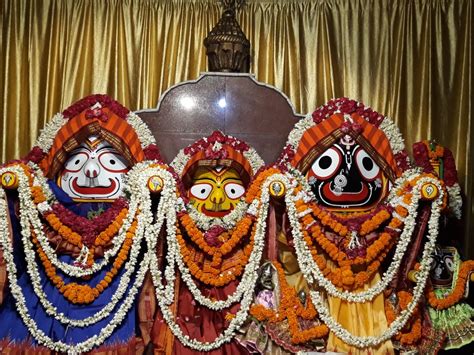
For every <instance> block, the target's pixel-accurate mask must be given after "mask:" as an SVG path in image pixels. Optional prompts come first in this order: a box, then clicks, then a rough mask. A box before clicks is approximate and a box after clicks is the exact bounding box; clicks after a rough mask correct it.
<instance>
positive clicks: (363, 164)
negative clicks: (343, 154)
mask: <svg viewBox="0 0 474 355" xmlns="http://www.w3.org/2000/svg"><path fill="white" fill-rule="evenodd" d="M356 163H357V168H358V169H359V171H360V173H361V175H362V176H363V177H364V178H365V179H366V180H369V181H370V180H374V179H375V178H376V177H377V176H378V175H379V172H380V167H379V166H378V165H377V164H375V162H374V160H373V159H372V158H371V157H370V155H369V154H367V152H366V151H365V150H363V149H359V150H358V151H357V153H356Z"/></svg>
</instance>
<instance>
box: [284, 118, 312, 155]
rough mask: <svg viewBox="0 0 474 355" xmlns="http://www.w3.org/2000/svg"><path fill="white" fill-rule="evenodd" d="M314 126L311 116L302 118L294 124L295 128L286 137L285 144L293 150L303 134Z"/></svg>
mask: <svg viewBox="0 0 474 355" xmlns="http://www.w3.org/2000/svg"><path fill="white" fill-rule="evenodd" d="M312 126H314V121H313V116H312V115H311V114H308V115H306V116H305V117H304V118H302V119H300V120H299V121H298V122H296V124H295V128H293V129H292V130H291V132H290V134H289V135H288V142H287V144H289V145H291V146H292V147H293V148H294V149H296V147H297V146H298V143H299V142H300V140H301V138H302V137H303V134H304V132H306V131H307V130H308V129H309V128H311V127H312Z"/></svg>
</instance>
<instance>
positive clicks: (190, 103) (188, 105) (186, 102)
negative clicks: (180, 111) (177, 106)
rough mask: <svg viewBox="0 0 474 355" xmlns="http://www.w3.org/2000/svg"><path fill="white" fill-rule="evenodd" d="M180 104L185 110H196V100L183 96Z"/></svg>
mask: <svg viewBox="0 0 474 355" xmlns="http://www.w3.org/2000/svg"><path fill="white" fill-rule="evenodd" d="M180 103H181V106H183V108H184V109H185V110H191V109H192V108H194V106H196V102H195V101H194V99H193V98H192V97H189V96H183V97H182V98H181V99H180Z"/></svg>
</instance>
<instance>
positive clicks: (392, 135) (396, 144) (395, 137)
mask: <svg viewBox="0 0 474 355" xmlns="http://www.w3.org/2000/svg"><path fill="white" fill-rule="evenodd" d="M379 129H381V130H382V131H383V133H385V135H386V136H387V138H388V140H389V141H390V147H391V148H392V152H393V154H397V153H400V152H401V151H402V150H404V149H405V143H404V141H403V137H402V134H401V133H400V130H399V129H398V126H397V125H396V124H395V123H394V122H393V121H392V120H391V119H390V118H388V117H384V119H383V121H382V123H381V124H380V126H379Z"/></svg>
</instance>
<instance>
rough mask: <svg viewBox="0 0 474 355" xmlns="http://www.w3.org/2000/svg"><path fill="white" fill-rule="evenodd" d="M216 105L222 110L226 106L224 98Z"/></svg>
mask: <svg viewBox="0 0 474 355" xmlns="http://www.w3.org/2000/svg"><path fill="white" fill-rule="evenodd" d="M217 104H218V105H219V107H220V108H224V107H226V106H227V102H226V101H225V98H224V97H223V98H221V99H220V100H219V102H218V103H217Z"/></svg>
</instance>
